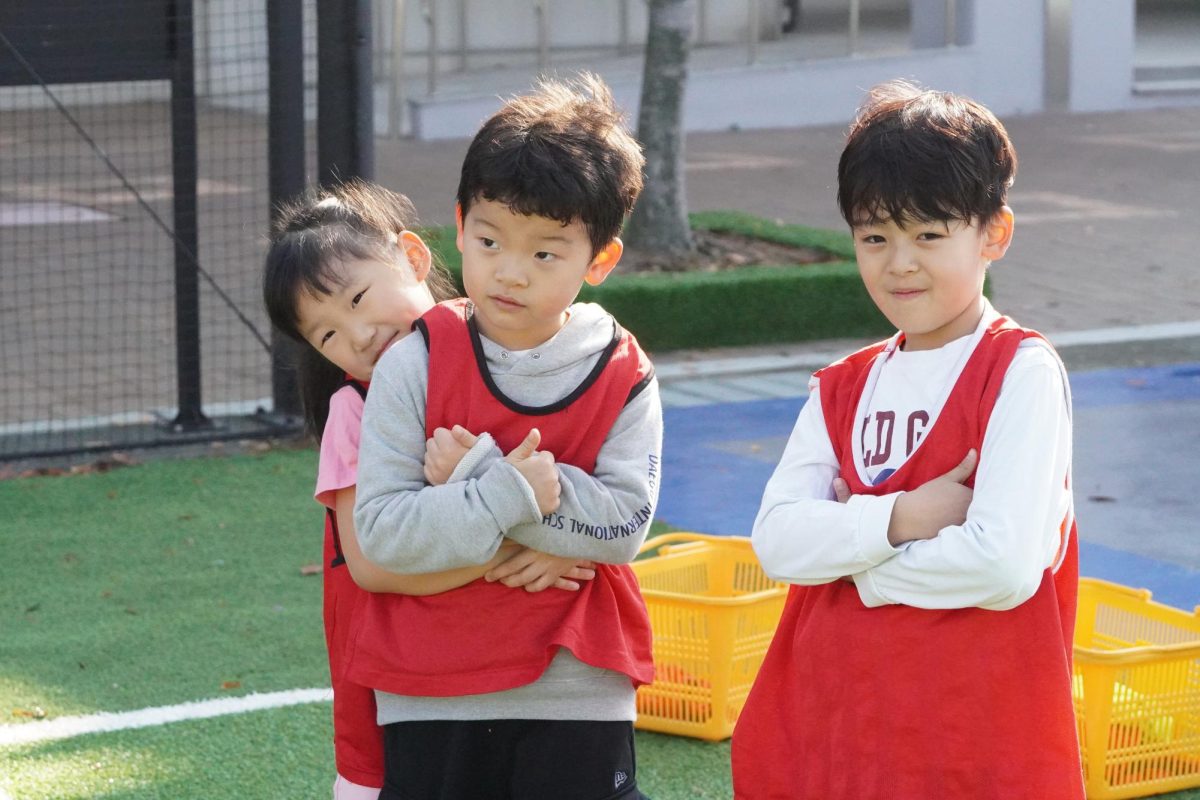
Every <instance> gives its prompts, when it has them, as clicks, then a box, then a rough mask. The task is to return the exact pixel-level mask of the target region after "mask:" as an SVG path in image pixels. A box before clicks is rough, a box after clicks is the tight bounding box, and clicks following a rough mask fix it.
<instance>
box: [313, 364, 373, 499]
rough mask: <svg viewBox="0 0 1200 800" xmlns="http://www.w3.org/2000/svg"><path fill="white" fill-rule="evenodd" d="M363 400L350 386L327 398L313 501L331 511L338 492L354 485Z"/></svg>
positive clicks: (356, 480)
mask: <svg viewBox="0 0 1200 800" xmlns="http://www.w3.org/2000/svg"><path fill="white" fill-rule="evenodd" d="M362 413H363V399H362V397H360V396H359V394H358V392H357V391H355V389H354V387H352V386H343V387H342V388H341V389H339V390H338V391H336V392H334V394H333V397H331V398H329V418H328V419H327V420H326V421H325V433H324V434H322V435H321V460H320V463H319V465H318V466H317V489H316V491H315V492H314V493H313V497H315V498H316V499H317V502H318V503H320V504H321V505H323V506H326V507H327V508H333V496H334V495H335V494H336V493H337V492H338V490H340V489H347V488H349V487H351V486H354V485H355V484H356V483H358V441H359V436H360V435H361V433H362Z"/></svg>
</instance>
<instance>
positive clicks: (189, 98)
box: [171, 0, 212, 432]
mask: <svg viewBox="0 0 1200 800" xmlns="http://www.w3.org/2000/svg"><path fill="white" fill-rule="evenodd" d="M174 45H175V47H174V50H175V53H174V55H175V59H174V64H173V74H172V77H171V151H172V155H171V167H172V173H173V180H174V184H173V190H174V202H173V206H174V226H175V371H176V376H177V382H178V394H179V413H178V415H177V416H176V417H175V419H174V420H173V421H172V422H171V430H173V431H176V432H184V431H192V430H197V429H199V428H207V427H210V426H211V425H212V422H211V421H210V420H209V419H208V418H207V417H205V416H204V412H203V411H202V410H201V406H200V275H199V272H198V271H197V269H196V264H195V263H194V259H195V258H197V257H198V256H199V253H200V248H199V241H200V237H199V234H198V231H197V218H196V180H197V173H198V172H199V166H198V158H197V153H196V148H197V143H196V78H195V55H194V52H193V43H192V0H176V2H175V17H174Z"/></svg>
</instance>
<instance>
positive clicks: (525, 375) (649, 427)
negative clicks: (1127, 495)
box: [354, 303, 662, 724]
mask: <svg viewBox="0 0 1200 800" xmlns="http://www.w3.org/2000/svg"><path fill="white" fill-rule="evenodd" d="M569 312H570V316H569V318H568V320H567V323H566V324H565V325H564V326H563V328H562V329H561V330H560V331H559V332H558V333H557V334H556V335H555V336H554V337H552V338H551V339H550V340H549V341H547V342H544V343H543V344H542V345H540V346H538V347H535V348H533V349H531V350H526V351H520V352H514V351H509V350H506V349H505V348H503V347H501V346H500V345H498V344H496V343H495V342H492V341H491V340H489V339H487V338H486V337H481V339H482V344H483V352H484V358H485V362H486V366H487V369H488V371H489V372H490V373H491V376H492V379H493V381H494V382H495V384H496V386H497V388H498V389H499V391H500V392H501V393H503V394H504V395H506V396H507V397H508V398H510V399H511V400H514V401H516V402H517V403H520V404H522V405H529V406H543V405H549V404H551V403H553V402H555V401H557V400H560V399H562V398H563V397H566V396H567V395H569V394H570V393H571V392H572V391H574V390H575V388H576V387H578V386H579V384H580V383H582V382H583V380H584V378H586V377H587V375H588V374H589V373H590V372H591V369H592V367H593V366H594V365H595V363H596V361H597V359H598V358H599V356H600V353H601V352H602V351H603V350H604V348H605V347H606V346H607V345H608V344H609V342H610V341H611V340H612V335H613V330H614V327H613V326H614V325H615V324H616V323H615V321H614V320H613V318H612V317H611V316H610V315H609V314H608V313H607V312H606V311H604V310H603V309H602V308H601V307H600V306H597V305H594V304H586V303H585V304H575V305H573V306H571V308H570V309H569ZM428 379H429V353H428V350H427V349H426V346H425V342H424V340H423V338H422V337H421V336H408V337H406V338H405V339H404V340H402V341H401V342H399V343H397V344H396V345H394V346H393V347H392V348H391V349H390V350H389V351H388V352H387V353H386V354H385V355H384V357H383V358H382V359H380V361H379V363H378V364H377V365H376V367H375V372H374V375H373V376H372V379H371V391H370V394H369V395H368V396H367V403H366V407H365V408H364V410H363V427H362V442H361V445H360V448H359V469H358V486H357V492H358V494H357V497H358V500H357V503H356V505H355V511H354V523H355V527H356V532H357V535H358V539H359V543H360V545H361V547H362V550H363V553H364V554H365V555H366V556H367V558H369V559H370V560H372V561H374V562H375V563H377V564H379V565H380V566H381V567H384V568H385V569H388V570H391V571H393V572H398V573H402V574H405V573H425V572H438V571H441V570H446V569H452V568H455V567H461V566H467V565H472V564H483V563H486V562H487V561H488V560H490V559H491V557H492V556H493V555H495V553H496V550H497V549H498V548H499V547H500V544H501V542H502V541H503V539H504V538H505V537H506V536H507V537H508V538H510V539H513V540H515V541H517V542H519V543H520V544H523V545H525V546H527V547H531V548H533V549H535V550H540V551H542V552H546V553H551V554H553V555H557V556H567V557H573V558H579V559H589V560H592V561H599V562H606V563H612V564H621V563H628V562H629V561H632V560H633V558H634V556H635V555H636V554H637V551H638V548H639V547H640V546H641V544H642V541H643V540H644V539H645V535H646V531H647V529H648V528H649V524H650V519H651V517H652V516H653V513H654V507H655V505H656V503H657V501H658V487H659V459H660V453H661V448H662V406H661V403H660V400H659V394H658V383H657V381H655V380H652V381H651V382H650V385H649V386H647V388H646V389H645V390H643V391H642V392H641V393H640V394H638V395H637V396H636V397H635V398H634V399H633V400H632V401H630V403H629V404H628V405H626V407H625V408H624V409H623V410H622V412H621V414H620V415H619V416H618V418H617V421H616V422H615V423H614V425H613V427H612V429H611V430H610V431H609V432H608V436H607V438H606V439H605V442H604V444H603V445H602V446H601V448H600V452H599V454H598V456H597V458H596V465H595V468H594V470H593V472H592V473H590V474H589V473H587V472H584V471H583V470H581V469H579V468H577V467H573V466H571V465H569V464H558V465H557V466H558V471H559V480H560V484H561V486H562V494H561V498H560V506H559V508H558V510H557V511H556V512H555V513H554V514H551V515H548V516H547V517H546V518H545V519H543V517H542V514H541V513H540V511H538V507H537V502H536V500H535V498H534V494H533V489H532V487H531V486H530V485H529V484H528V483H527V482H526V481H525V479H524V478H523V477H522V476H521V474H520V473H519V472H518V471H517V470H516V468H514V467H513V466H512V465H510V464H508V463H507V462H506V461H504V458H503V456H504V454H503V453H501V452H500V450H499V448H497V447H496V445H495V443H494V442H493V441H492V440H491V437H490V436H483V434H484V433H486V432H485V431H472V433H475V434H477V435H480V437H481V438H480V441H479V442H478V443H477V444H476V446H475V447H474V448H472V450H471V452H470V453H468V454H467V456H466V457H465V458H464V459H463V461H462V463H460V464H459V467H458V469H456V470H455V473H454V475H452V476H451V479H450V480H449V481H448V482H447V483H446V484H444V485H441V486H429V485H427V484H426V483H425V476H424V471H423V470H424V457H425V438H426V437H425V397H426V389H427V387H428ZM512 591H522V590H521V589H514V590H512ZM546 591H562V590H560V589H553V588H551V589H547V590H546ZM396 644H397V646H398V647H420V646H421V643H420V642H418V641H411V640H410V641H398V642H397V643H396ZM376 694H377V697H378V700H379V721H380V723H381V724H387V723H389V722H397V721H402V720H418V719H440V720H454V719H580V720H589V719H590V720H626V719H633V718H634V716H635V711H634V694H633V687H632V684H631V683H630V681H629V678H628V677H627V676H625V675H622V674H620V673H615V672H610V671H608V670H601V669H597V668H595V667H592V666H589V665H587V664H584V663H582V662H580V661H579V660H578V659H576V658H575V657H574V656H573V655H571V653H570V652H569V651H566V650H560V651H559V653H558V655H557V656H556V657H555V658H554V660H553V661H552V662H551V664H550V666H549V667H548V668H547V670H546V672H545V673H543V674H542V676H541V677H540V678H539V679H538V680H537V681H535V682H534V683H532V684H529V685H527V686H522V687H518V688H516V689H512V690H508V691H504V692H494V693H489V694H483V695H471V696H469V697H437V698H434V697H409V696H399V695H391V694H387V693H384V692H377V693H376Z"/></svg>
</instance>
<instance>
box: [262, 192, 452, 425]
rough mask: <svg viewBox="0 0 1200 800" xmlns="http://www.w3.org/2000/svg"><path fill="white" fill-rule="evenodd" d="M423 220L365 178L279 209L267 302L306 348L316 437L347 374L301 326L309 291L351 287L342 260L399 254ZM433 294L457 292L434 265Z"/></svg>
mask: <svg viewBox="0 0 1200 800" xmlns="http://www.w3.org/2000/svg"><path fill="white" fill-rule="evenodd" d="M415 222H416V212H415V211H414V210H413V206H412V203H411V202H409V200H408V198H407V197H405V196H404V195H402V194H397V193H396V192H392V191H389V190H387V189H385V188H383V187H382V186H376V185H374V184H369V183H366V182H363V181H349V182H347V183H344V184H341V185H339V186H337V187H334V188H332V189H325V188H320V187H316V188H312V189H309V190H308V192H306V193H305V195H304V196H303V197H301V198H300V199H299V200H296V201H295V202H293V203H290V204H288V205H287V206H285V207H283V208H282V209H280V212H279V214H278V215H277V217H276V221H275V224H274V227H273V230H272V232H271V240H270V247H269V249H268V250H267V257H266V263H265V266H264V268H263V304H264V305H265V306H266V308H267V316H268V317H270V319H271V323H272V324H273V325H274V326H275V327H276V328H278V329H279V330H280V331H281V332H282V333H284V334H285V335H286V336H288V337H289V338H291V339H294V340H295V341H297V342H299V343H300V344H301V345H302V346H303V347H302V349H301V350H300V354H299V356H298V359H299V363H297V364H296V365H295V367H296V371H297V374H298V376H299V384H300V399H301V403H302V405H303V408H304V422H305V428H306V429H307V430H308V432H309V433H310V434H312V435H313V436H315V437H316V438H317V439H320V438H321V433H322V432H323V431H324V430H325V420H326V419H327V418H328V416H329V397H330V395H332V394H333V392H334V391H336V390H337V387H338V386H339V385H341V383H342V381H343V380H344V379H345V374H344V373H343V372H342V370H341V369H339V368H338V367H337V366H335V365H334V364H333V363H331V362H330V361H328V360H327V359H326V358H325V357H324V356H322V355H321V354H320V353H318V352H317V351H316V350H315V349H314V348H313V347H312V346H311V345H310V344H309V343H308V342H307V341H306V340H305V339H304V336H303V334H301V332H300V330H299V317H298V315H297V301H298V300H299V298H300V296H301V294H302V293H308V294H310V295H312V296H314V297H318V296H320V295H328V294H332V293H333V292H335V291H337V290H338V289H340V288H342V287H343V286H344V285H345V282H346V280H347V276H345V275H344V274H342V272H341V270H340V269H339V267H338V265H339V263H341V262H342V261H347V260H358V259H371V258H378V259H381V260H388V261H390V260H391V259H393V258H395V243H396V237H397V236H398V235H399V234H400V233H401V232H403V231H405V230H408V229H409V228H410V227H411V226H412V225H414V224H415ZM425 284H426V286H428V287H429V290H430V293H431V294H432V295H433V299H434V300H446V299H449V298H451V297H454V296H455V294H456V293H455V291H454V286H453V284H452V283H451V282H450V279H449V277H448V276H447V275H446V274H445V272H444V271H443V270H441V269H440V268H438V267H437V265H434V266H432V267H431V268H430V270H429V275H428V276H427V277H426V279H425Z"/></svg>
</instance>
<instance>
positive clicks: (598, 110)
mask: <svg viewBox="0 0 1200 800" xmlns="http://www.w3.org/2000/svg"><path fill="white" fill-rule="evenodd" d="M644 165H645V159H644V158H643V157H642V148H641V146H640V145H639V144H638V143H637V140H635V139H634V138H633V136H632V135H630V133H629V131H628V130H626V129H625V127H624V122H623V116H622V114H621V112H620V111H619V110H618V109H617V107H616V104H615V103H614V102H613V97H612V92H611V91H609V88H608V86H606V85H605V83H604V82H603V81H602V80H600V79H599V78H598V77H596V76H595V75H591V74H589V73H584V74H583V75H581V76H579V78H578V79H576V80H574V81H571V82H564V81H557V80H548V79H543V80H542V81H540V82H539V83H538V85H537V87H536V88H535V90H534V91H533V92H532V93H530V94H526V95H521V96H519V97H514V98H512V99H510V100H509V101H508V102H507V103H505V104H504V107H503V108H501V109H500V110H499V111H497V112H496V113H495V114H494V115H492V117H491V118H490V119H488V121H487V122H485V123H483V127H481V128H480V129H479V132H478V133H476V134H475V138H474V139H473V140H472V141H471V145H470V147H469V148H468V149H467V155H466V157H465V158H464V159H463V165H462V174H461V177H460V180H459V183H458V196H457V199H458V204H459V207H460V208H461V209H462V215H463V217H464V218H465V217H466V215H467V212H468V211H469V210H470V208H471V205H472V204H473V203H474V202H476V201H477V200H479V199H484V200H488V201H492V202H499V203H503V204H505V205H506V206H508V208H509V209H511V210H512V211H513V212H515V213H517V214H525V215H536V216H539V217H547V218H549V219H553V220H557V221H558V222H561V223H562V224H564V225H568V224H570V223H572V222H574V221H576V220H579V221H580V222H582V223H583V225H584V227H585V228H587V232H588V238H589V239H590V241H591V244H592V255H593V256H594V255H595V254H596V253H599V252H600V251H601V250H602V249H603V248H604V247H605V246H606V245H607V244H608V243H609V242H611V241H612V240H613V239H614V238H615V237H616V236H617V234H618V233H620V232H621V225H622V223H623V222H624V220H625V215H626V214H628V213H629V212H630V211H631V210H632V209H633V204H634V202H635V201H636V200H637V197H638V195H639V194H641V191H642V169H643V167H644Z"/></svg>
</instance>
